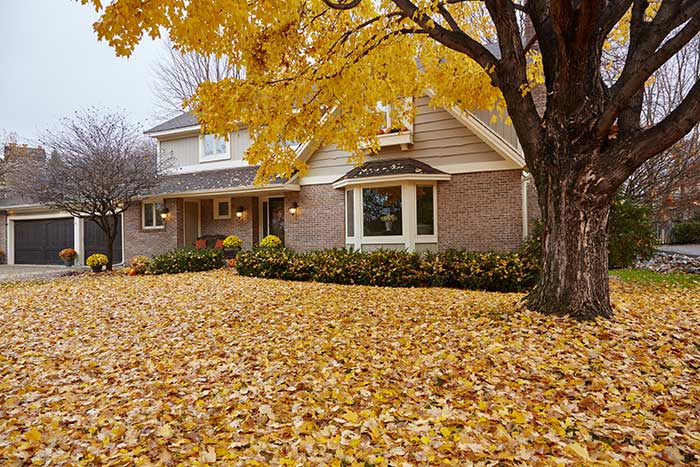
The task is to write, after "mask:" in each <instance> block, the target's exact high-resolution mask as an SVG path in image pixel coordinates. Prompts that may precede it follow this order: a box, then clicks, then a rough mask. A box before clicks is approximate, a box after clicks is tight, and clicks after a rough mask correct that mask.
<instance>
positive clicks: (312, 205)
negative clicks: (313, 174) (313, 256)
mask: <svg viewBox="0 0 700 467" xmlns="http://www.w3.org/2000/svg"><path fill="white" fill-rule="evenodd" d="M294 202H296V203H297V204H298V206H299V208H298V212H297V215H296V216H292V215H291V214H290V213H289V208H290V207H291V206H292V204H293V203H294ZM284 208H285V218H284V228H285V232H284V235H285V244H286V246H287V247H289V248H291V249H293V250H295V251H310V250H321V249H324V248H339V247H343V246H345V190H338V189H334V188H333V187H332V186H331V185H305V186H302V187H301V190H300V191H298V192H288V193H285V196H284Z"/></svg>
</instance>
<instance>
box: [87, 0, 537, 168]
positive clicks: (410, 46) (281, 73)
mask: <svg viewBox="0 0 700 467" xmlns="http://www.w3.org/2000/svg"><path fill="white" fill-rule="evenodd" d="M83 3H88V0H83ZM90 3H92V4H93V5H94V7H95V8H96V9H97V10H98V11H100V12H101V19H100V20H99V21H98V22H97V23H96V24H95V30H96V31H97V34H98V36H99V38H100V39H104V40H106V41H107V42H109V44H110V45H111V46H112V47H114V49H115V50H116V52H117V54H119V55H129V54H130V53H131V52H132V51H133V50H134V47H136V45H137V44H138V42H139V41H140V39H141V38H142V36H143V34H148V35H150V36H151V37H154V38H156V37H159V36H161V35H162V34H164V31H167V34H168V35H169V36H170V39H171V40H172V42H173V43H174V45H175V47H177V48H178V49H179V50H181V51H183V52H185V51H194V52H197V53H199V54H202V55H208V54H214V55H216V56H226V57H228V58H229V60H230V62H231V63H232V64H234V65H235V66H238V67H241V68H243V69H244V70H245V77H244V78H241V79H236V78H230V79H225V80H223V81H220V82H216V83H204V84H203V85H202V86H200V88H199V91H198V92H197V93H196V95H195V96H194V97H193V98H192V99H191V101H190V102H187V103H186V106H187V108H188V109H190V110H193V111H194V112H195V113H196V114H197V116H198V117H199V118H200V120H201V122H202V123H203V126H204V128H205V130H206V131H211V132H216V133H219V134H222V135H225V134H227V133H228V132H230V131H234V130H236V129H238V128H240V127H241V126H242V125H245V126H247V127H248V129H249V131H250V132H251V135H252V136H253V137H254V143H253V145H252V146H251V147H250V149H249V151H248V154H247V159H248V160H249V162H250V163H251V164H260V165H261V170H260V172H259V174H258V176H259V180H264V179H267V178H268V177H270V176H274V175H277V174H280V175H285V176H289V175H290V174H291V173H292V172H293V171H295V170H300V171H302V172H303V171H304V169H305V167H304V166H303V163H300V162H298V161H297V159H296V153H295V152H294V150H293V147H292V146H290V145H289V144H288V143H289V142H307V141H314V142H315V143H314V144H329V143H335V144H337V145H338V146H339V147H341V148H343V149H345V150H348V151H349V152H351V153H352V154H354V155H355V157H356V158H357V161H358V162H359V160H361V158H362V157H363V154H365V153H366V151H367V149H368V148H369V149H373V150H377V149H378V148H379V143H378V140H377V129H378V128H379V127H380V125H381V124H382V122H383V121H384V115H383V113H382V112H380V111H379V110H378V108H377V103H378V102H383V103H386V104H391V108H392V113H393V115H392V121H410V119H411V114H412V112H413V111H414V108H413V105H412V103H413V101H412V99H411V98H415V97H417V96H421V95H424V94H425V92H426V90H428V89H429V90H431V91H433V94H434V98H433V104H434V105H443V106H447V105H458V106H461V107H463V108H469V109H472V108H488V109H495V110H498V111H500V112H503V110H504V109H505V104H504V102H503V98H502V96H501V93H500V91H499V90H498V88H496V87H494V86H493V85H492V84H491V78H490V77H489V76H488V75H487V73H486V72H485V71H484V70H483V68H482V67H481V66H479V65H478V64H477V63H476V62H474V61H473V60H471V59H470V58H468V57H467V56H465V55H464V54H462V53H459V52H456V51H453V50H450V49H448V48H446V47H444V46H443V45H441V44H439V43H437V42H436V41H434V40H432V39H431V38H430V37H428V35H426V34H425V31H423V30H422V29H421V27H420V26H419V25H418V24H416V22H414V21H413V20H411V19H409V18H406V16H405V15H404V14H401V13H399V11H398V10H397V8H396V6H395V5H394V3H393V2H390V1H384V0H382V1H364V2H360V4H359V5H357V6H356V7H355V8H353V9H352V10H338V9H333V8H331V7H329V6H328V5H327V4H326V3H325V2H324V1H322V0H285V1H280V0H262V1H255V2H248V1H242V0H209V1H196V2H191V1H185V0H150V1H148V2H142V1H140V0H116V1H114V2H112V3H110V4H109V5H103V4H102V2H101V1H99V0H90ZM419 7H420V8H421V12H423V13H424V14H427V15H429V16H431V15H433V14H435V11H436V9H437V8H438V6H437V3H436V2H434V1H424V2H419ZM450 13H451V15H452V17H453V18H454V19H455V21H459V22H460V24H462V25H463V26H462V27H463V28H464V27H467V28H469V30H468V32H469V33H470V34H471V35H472V36H473V37H476V38H479V39H481V40H482V42H484V43H495V42H496V35H495V29H494V27H493V25H492V23H491V20H490V18H489V16H488V14H487V13H486V12H485V10H482V7H481V6H480V5H479V2H465V3H462V4H459V5H452V6H451V7H450ZM533 63H536V60H533ZM465 98H468V99H469V100H468V101H465Z"/></svg>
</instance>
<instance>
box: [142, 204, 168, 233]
mask: <svg viewBox="0 0 700 467" xmlns="http://www.w3.org/2000/svg"><path fill="white" fill-rule="evenodd" d="M147 204H152V205H153V225H150V226H147V225H146V205H147ZM156 204H160V205H162V207H163V208H166V206H165V199H163V198H147V199H144V200H142V201H141V229H143V230H162V229H164V228H165V221H163V224H162V225H158V224H157V218H158V216H160V214H158V213H157V212H156V207H155V205H156Z"/></svg>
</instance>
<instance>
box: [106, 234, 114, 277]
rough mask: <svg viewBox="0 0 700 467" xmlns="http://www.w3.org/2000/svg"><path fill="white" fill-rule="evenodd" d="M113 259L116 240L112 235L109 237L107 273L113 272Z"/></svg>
mask: <svg viewBox="0 0 700 467" xmlns="http://www.w3.org/2000/svg"><path fill="white" fill-rule="evenodd" d="M112 258H114V238H112V235H111V234H110V235H109V236H108V237H107V266H106V269H107V271H111V270H112V262H113V261H112Z"/></svg>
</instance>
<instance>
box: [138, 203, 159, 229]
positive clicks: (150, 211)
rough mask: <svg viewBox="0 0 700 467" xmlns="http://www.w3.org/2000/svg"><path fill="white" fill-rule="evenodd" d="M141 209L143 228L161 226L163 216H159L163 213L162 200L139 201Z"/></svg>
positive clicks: (157, 227)
mask: <svg viewBox="0 0 700 467" xmlns="http://www.w3.org/2000/svg"><path fill="white" fill-rule="evenodd" d="M141 209H142V216H141V218H142V219H143V228H144V229H162V228H163V218H162V217H161V216H160V215H161V214H162V213H163V202H162V201H151V202H146V203H141Z"/></svg>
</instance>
